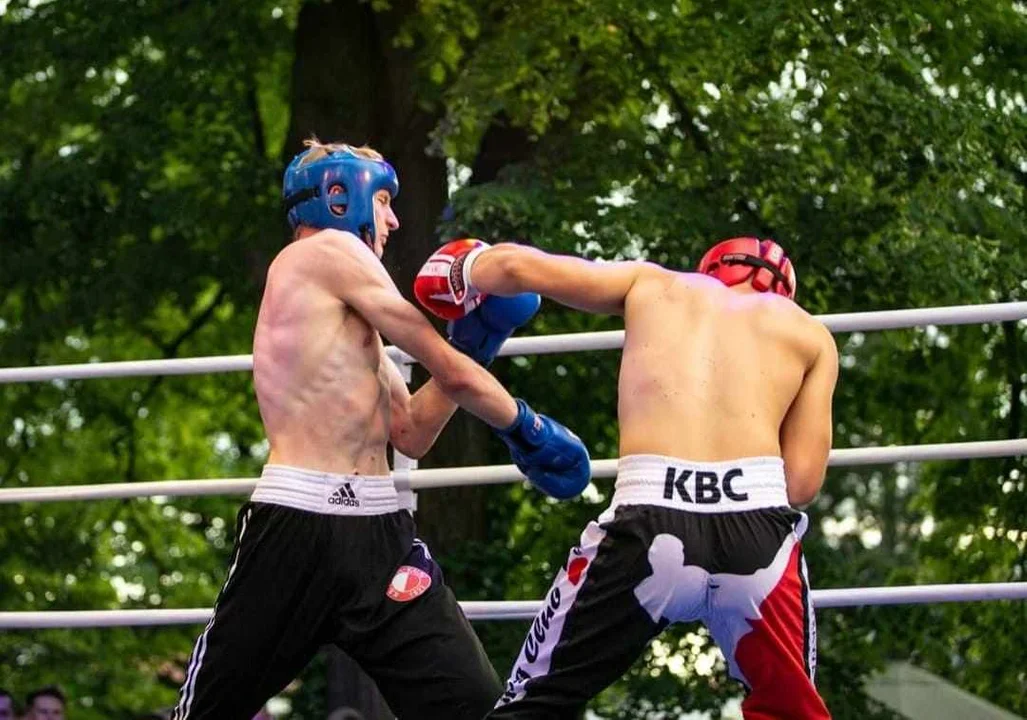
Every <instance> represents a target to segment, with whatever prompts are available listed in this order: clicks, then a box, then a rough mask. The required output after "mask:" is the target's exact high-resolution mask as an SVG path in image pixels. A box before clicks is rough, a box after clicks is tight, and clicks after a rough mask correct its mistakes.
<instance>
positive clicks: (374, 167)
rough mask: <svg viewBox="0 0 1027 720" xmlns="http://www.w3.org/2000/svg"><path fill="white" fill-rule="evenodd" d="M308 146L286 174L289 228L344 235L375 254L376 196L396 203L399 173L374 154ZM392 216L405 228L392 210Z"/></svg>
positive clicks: (284, 189) (343, 147)
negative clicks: (384, 197) (357, 239)
mask: <svg viewBox="0 0 1027 720" xmlns="http://www.w3.org/2000/svg"><path fill="white" fill-rule="evenodd" d="M308 145H311V147H309V149H307V150H305V151H303V152H301V153H300V154H299V155H297V156H296V157H295V158H293V160H292V162H291V163H289V167H288V168H286V170H285V178H284V181H283V183H282V197H283V200H284V202H285V209H286V211H287V213H288V218H289V225H290V226H291V227H292V229H293V230H294V231H295V230H296V228H298V227H299V226H301V225H303V226H306V227H309V228H313V229H317V230H324V229H327V228H334V229H336V230H344V231H346V232H350V233H353V234H354V235H356V236H357V237H358V238H360V239H361V240H363V241H364V242H365V243H367V245H368V246H369V247H371V248H372V249H374V244H375V238H376V235H377V230H376V224H375V208H374V202H375V196H376V195H377V194H378V193H380V192H381V191H385V192H386V193H388V195H389V199H390V201H391V200H392V199H395V197H396V196H397V195H399V179H398V178H397V177H396V171H395V170H393V168H392V166H391V165H390V164H389V163H387V162H386V161H385V159H384V158H382V156H381V155H379V154H378V153H377V152H375V151H373V150H370V149H368V148H352V147H350V146H348V145H327V146H322V145H316V144H313V143H308ZM390 215H391V217H390V219H391V220H392V221H394V226H395V227H399V221H398V220H396V219H395V215H394V214H391V210H390ZM387 224H390V227H391V226H392V225H391V223H387Z"/></svg>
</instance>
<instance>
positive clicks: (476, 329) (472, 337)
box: [446, 292, 542, 367]
mask: <svg viewBox="0 0 1027 720" xmlns="http://www.w3.org/2000/svg"><path fill="white" fill-rule="evenodd" d="M541 304H542V298H541V297H539V296H538V294H537V293H527V292H526V293H521V294H520V295H514V296H513V297H500V296H499V295H488V296H487V297H486V298H485V299H484V300H482V302H481V304H480V305H479V306H478V307H476V308H475V309H474V310H472V311H471V312H469V313H467V314H466V315H464V316H463V317H462V318H460V319H459V320H450V322H449V325H448V326H447V327H446V329H447V331H448V334H449V342H450V344H451V345H452V346H453V347H455V348H456V349H457V350H459V351H460V352H462V353H464V354H465V355H469V356H470V357H471V358H473V359H474V360H475V361H477V363H478V364H479V365H482V366H484V367H488V366H489V365H491V364H492V361H493V360H495V359H496V354H497V353H498V352H499V348H500V347H501V346H502V345H503V343H504V342H506V341H507V339H508V338H509V337H510V336H511V335H513V333H514V330H516V329H517V328H519V327H521V326H522V325H524V324H525V323H526V322H528V321H529V320H531V318H533V317H534V316H535V313H536V312H538V308H539V305H541Z"/></svg>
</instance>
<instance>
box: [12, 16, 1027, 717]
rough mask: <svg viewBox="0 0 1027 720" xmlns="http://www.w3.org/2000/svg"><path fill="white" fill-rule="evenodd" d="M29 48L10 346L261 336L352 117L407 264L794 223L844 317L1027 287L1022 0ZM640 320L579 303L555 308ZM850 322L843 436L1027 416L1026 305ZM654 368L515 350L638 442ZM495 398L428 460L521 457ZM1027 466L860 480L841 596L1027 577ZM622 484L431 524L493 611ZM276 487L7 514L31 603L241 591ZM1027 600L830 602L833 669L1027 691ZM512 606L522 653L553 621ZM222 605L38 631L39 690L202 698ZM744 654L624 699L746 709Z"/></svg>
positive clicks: (705, 647)
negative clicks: (311, 198)
mask: <svg viewBox="0 0 1027 720" xmlns="http://www.w3.org/2000/svg"><path fill="white" fill-rule="evenodd" d="M0 48H2V50H0V57H2V62H0V117H3V120H4V122H3V129H4V132H3V133H2V134H0V248H2V249H0V283H2V287H3V290H4V292H3V294H2V296H0V365H2V366H21V365H49V364H58V363H78V362H93V361H109V360H129V359H149V358H171V357H191V356H204V355H230V354H245V353H249V352H251V337H252V329H253V324H254V322H255V317H256V308H257V304H258V302H259V297H260V291H261V286H262V281H263V275H264V271H265V269H266V266H267V263H268V262H269V261H270V258H271V257H273V255H274V253H275V252H276V251H277V250H278V249H279V248H280V247H281V246H282V244H283V242H284V239H285V237H286V234H285V227H284V223H283V217H282V213H281V208H280V201H279V192H280V189H279V182H280V177H281V171H282V169H283V168H284V164H285V162H286V161H287V160H288V158H289V157H291V156H292V154H293V153H294V152H296V151H297V150H298V149H299V143H300V141H301V140H302V138H304V137H306V136H309V135H310V134H312V133H316V134H317V135H319V136H321V137H322V138H323V139H331V140H336V139H339V140H348V141H351V142H355V143H363V142H368V143H370V144H372V145H375V146H378V147H380V149H382V150H383V152H385V154H386V155H387V156H388V157H389V158H390V159H392V160H393V161H394V163H395V165H396V167H397V169H398V171H399V174H400V178H401V185H402V188H403V190H402V192H401V194H400V197H399V198H398V202H397V211H398V213H399V215H400V219H401V222H402V223H403V225H402V227H401V229H400V231H399V233H398V234H397V240H396V241H395V242H393V243H390V251H389V255H388V256H387V258H386V259H387V264H388V265H389V266H390V268H391V269H392V270H393V271H394V273H395V274H396V276H397V277H398V278H400V284H401V287H402V288H403V289H404V290H406V289H407V288H408V287H409V278H410V277H411V276H412V272H413V271H414V270H416V268H417V267H418V266H419V265H420V264H421V262H422V261H423V259H424V258H425V257H426V256H427V254H428V253H429V252H430V250H431V248H432V247H434V245H435V244H436V243H437V242H438V241H439V240H440V239H443V238H449V237H454V236H458V235H468V234H469V235H474V236H477V237H481V238H483V239H486V240H489V241H497V240H503V239H514V240H518V241H522V242H528V243H533V244H536V245H538V246H540V247H544V248H547V249H552V250H556V251H560V252H573V253H580V254H583V255H585V256H588V257H593V258H603V259H614V258H648V259H651V260H655V261H657V262H661V263H665V264H667V265H669V266H672V267H682V268H688V267H691V266H693V265H694V264H695V262H696V261H697V259H698V257H699V255H700V254H701V252H702V250H703V249H704V248H705V247H706V246H707V245H708V244H709V243H711V242H712V241H714V240H718V239H721V238H724V237H731V236H737V235H747V234H755V235H758V236H761V237H774V238H776V239H777V240H778V241H779V242H781V243H782V244H783V245H784V246H785V247H786V248H787V249H788V251H789V252H790V254H791V256H792V258H793V261H794V263H795V265H796V267H797V269H798V273H799V298H798V299H799V301H800V302H801V304H802V305H803V306H804V307H806V308H807V309H808V310H810V311H811V312H814V313H827V312H849V311H864V310H883V309H892V308H903V307H921V306H935V305H947V304H964V303H967V304H969V303H979V302H996V301H1012V300H1021V299H1024V295H1025V292H1027V213H1025V186H1027V101H1025V98H1024V89H1023V88H1024V84H1025V83H1024V77H1025V73H1027V10H1025V8H1024V5H1023V3H1021V2H1009V1H1008V0H977V1H976V2H969V1H968V0H955V1H953V2H950V3H934V2H927V1H926V0H905V1H904V2H902V3H898V2H891V1H890V0H866V1H865V2H860V3H855V2H851V1H847V0H837V1H835V2H813V3H799V2H795V1H794V0H771V1H770V2H766V3H762V4H759V5H758V6H757V5H754V4H753V3H749V2H740V1H738V0H726V1H725V0H721V1H719V2H709V1H706V0H698V1H692V2H689V1H686V0H674V1H670V0H645V1H644V2H626V1H625V0H589V1H588V2H585V1H584V0H561V1H560V2H553V1H543V0H524V1H523V2H516V3H507V2H498V1H493V0H481V1H479V2H467V1H466V0H421V2H414V1H413V0H373V2H370V3H365V2H358V1H357V0H334V1H333V2H321V1H315V0H310V1H309V2H296V1H295V0H291V1H283V2H264V1H263V0H258V1H257V2H249V3H215V4H208V3H181V2H169V1H167V0H164V1H161V2H156V1H154V0H139V2H135V3H116V4H99V5H98V4H97V3H95V2H85V1H84V0H63V1H62V2H40V1H39V0H9V1H7V2H0ZM616 327H618V323H617V321H616V320H615V319H610V318H600V317H588V316H584V315H580V314H575V313H571V312H566V311H562V310H560V309H558V308H556V307H553V306H550V305H548V304H547V305H546V306H545V307H544V309H543V311H542V313H540V315H539V316H538V318H537V319H536V320H535V321H534V322H533V323H532V325H531V326H530V328H528V329H527V330H526V333H527V334H545V333H555V332H573V331H584V330H596V329H611V328H616ZM837 340H838V344H839V348H840V350H841V355H842V363H843V370H842V375H841V378H840V381H839V388H838V392H837V395H836V401H835V420H836V428H835V429H836V446H838V447H860V446H869V445H885V444H917V443H931V442H954V441H962V440H986V439H997V438H1018V437H1022V436H1023V435H1024V421H1023V413H1024V405H1025V403H1027V392H1025V386H1024V383H1025V381H1027V366H1025V362H1024V358H1025V347H1024V345H1025V326H1024V323H1023V322H1019V323H1017V322H1005V323H986V324H982V325H980V326H968V327H956V328H933V327H928V328H921V329H914V330H903V331H888V332H883V333H874V334H866V333H848V334H840V335H838V336H837ZM617 359H618V358H617V353H613V352H609V353H593V354H573V355H570V354H569V355H545V356H538V357H531V358H518V359H515V360H513V361H501V362H499V363H497V366H496V372H497V374H498V375H499V376H500V377H501V379H503V380H504V381H505V382H506V383H507V384H508V385H509V386H510V388H511V389H512V390H513V391H515V392H516V393H518V394H522V395H524V396H525V397H527V398H529V399H531V400H532V401H533V404H535V405H536V406H537V407H538V409H539V410H540V411H543V412H548V413H551V414H553V415H554V416H556V417H558V418H559V419H560V420H561V421H563V422H564V423H566V424H567V425H569V426H570V427H573V428H574V429H575V430H576V431H577V432H578V433H579V434H580V435H581V436H582V437H583V438H584V439H585V441H586V443H587V444H588V445H589V447H590V449H591V450H592V454H593V457H595V458H604V457H614V456H615V455H616V453H617V428H616V423H615V409H616V402H615V401H616V395H615V393H616V384H615V378H616V372H617ZM463 422H464V423H465V424H464V425H460V426H459V427H460V428H464V429H462V430H459V431H457V430H454V434H453V436H452V438H451V439H450V440H447V441H445V442H444V443H443V445H442V446H441V447H440V451H439V452H438V453H436V454H435V456H434V457H431V458H429V460H428V462H430V463H433V464H438V465H447V464H449V465H451V464H459V463H461V462H467V461H468V460H469V458H475V459H480V460H481V461H483V462H505V461H504V460H503V457H502V453H501V448H500V447H499V446H497V444H496V443H494V442H491V441H489V440H488V435H487V433H483V432H482V431H481V428H480V427H479V426H475V425H474V424H473V423H469V422H467V421H463ZM0 428H2V430H0V438H3V443H2V444H0V486H2V487H7V488H11V487H27V486H42V485H57V484H61V485H64V484H80V483H98V482H132V481H143V480H159V479H172V478H175V479H178V478H206V477H246V476H250V477H252V476H255V475H256V474H257V473H258V472H259V467H260V464H261V462H262V461H263V459H264V457H266V452H267V445H266V443H265V440H264V437H263V431H262V429H261V426H260V421H259V415H258V413H257V410H256V405H255V401H254V399H253V392H252V385H251V382H250V378H249V376H248V375H247V374H245V373H236V374H220V375H208V376H191V377H177V378H172V377H165V378H129V379H120V380H102V381H101V380H94V381H55V382H50V383H42V384H20V385H19V384H10V385H0ZM468 444H473V445H474V448H473V454H470V455H469V454H468V453H469V452H472V451H471V450H468V449H466V448H462V447H460V446H461V445H468ZM1024 472H1025V468H1024V462H1023V459H1022V458H1005V459H994V460H972V461H959V462H944V463H923V464H902V465H897V466H880V467H854V468H837V469H834V470H832V471H831V472H830V473H829V477H828V481H827V484H826V485H825V488H824V491H823V492H822V494H821V496H820V497H819V498H818V500H817V501H816V503H815V504H814V505H813V506H811V507H810V508H808V512H809V513H810V515H811V518H812V520H813V522H812V529H811V532H810V534H809V535H808V536H807V540H806V552H807V556H808V559H809V564H810V569H811V574H812V581H813V585H814V587H818V588H827V587H853V586H854V587H860V586H875V585H884V584H900V583H903V584H904V583H929V582H983V581H999V580H1003V581H1004V580H1024V579H1025V577H1024V574H1025V569H1027V535H1025V533H1027V488H1025V479H1024ZM595 485H596V490H595V492H591V491H590V492H589V493H587V494H586V496H585V497H584V498H582V499H579V500H575V501H573V502H569V503H564V504H555V503H551V502H546V501H544V500H542V499H541V498H540V497H539V496H538V495H537V494H536V493H534V492H532V491H530V490H528V489H526V488H524V487H521V486H519V485H516V486H498V487H491V488H487V489H477V490H475V491H474V493H473V494H469V495H461V496H459V497H461V498H466V499H467V501H466V502H461V503H453V502H445V501H442V500H440V498H443V497H453V496H445V495H441V494H438V495H437V494H435V493H438V492H439V491H434V492H423V493H421V504H422V508H423V509H422V511H421V513H419V523H421V524H422V528H427V529H428V530H429V531H430V532H428V533H427V534H428V537H427V539H428V541H429V542H433V541H434V540H435V539H437V540H438V542H439V543H440V548H441V556H442V558H441V561H442V564H443V567H444V568H445V569H446V573H447V579H448V581H449V582H450V583H451V584H452V585H453V586H454V588H455V589H456V591H457V594H458V596H459V597H461V598H462V599H468V600H470V599H489V600H499V599H536V598H538V597H540V596H541V595H542V593H543V592H544V591H545V589H546V588H547V587H548V584H549V580H550V578H551V577H552V575H553V573H554V572H555V570H556V568H558V567H559V566H560V565H561V564H562V563H563V561H564V558H565V557H566V552H567V549H568V547H569V546H571V545H572V544H574V543H575V542H576V539H577V536H578V533H579V532H580V529H581V527H582V526H583V525H584V523H585V522H587V521H588V520H589V519H592V518H593V517H594V516H595V515H596V514H598V512H599V511H600V510H601V508H602V507H603V503H604V502H605V501H606V500H607V499H608V497H609V490H610V485H609V484H607V483H606V482H604V481H597V482H596V483H595ZM240 502H241V498H239V497H196V498H152V499H139V500H131V501H103V502H94V503H47V504H42V503H26V504H21V505H4V506H2V508H0V548H2V554H0V606H2V608H3V609H4V610H30V609H31V610H57V609H99V608H115V607H167V608H173V607H203V606H209V605H210V604H211V603H212V602H213V600H214V597H215V595H216V593H217V590H218V588H219V587H220V584H221V581H222V580H223V577H224V567H225V560H226V558H227V555H228V552H229V550H230V547H231V543H232V537H233V526H234V515H235V512H236V510H237V508H238V506H239V505H240ZM469 518H471V519H473V523H471V522H470V520H469ZM446 528H456V529H458V530H459V531H460V532H465V533H467V536H466V537H467V540H466V542H455V541H454V539H453V538H452V537H451V536H447V535H446ZM1025 613H1027V605H1024V604H1023V603H1013V602H996V603H978V604H953V605H934V606H918V607H891V608H862V609H852V610H825V611H822V612H821V613H820V614H819V620H820V653H819V656H820V663H821V668H820V671H819V673H818V684H819V686H820V687H821V688H822V690H823V692H824V694H825V696H826V698H827V700H828V704H829V706H830V707H831V709H832V711H833V713H834V714H835V716H836V717H838V718H866V717H870V716H872V715H873V714H874V713H881V714H882V715H883V714H884V713H885V711H884V710H882V709H880V708H878V707H876V706H875V705H874V703H873V702H872V701H871V700H870V699H869V698H868V696H867V695H866V693H865V692H864V690H863V686H864V682H865V680H866V678H867V677H868V676H869V675H870V674H871V673H872V672H874V671H875V670H876V669H879V668H880V667H881V666H882V665H883V664H884V663H885V662H886V661H888V660H889V659H892V658H903V659H907V658H909V659H912V660H913V661H914V662H916V663H917V664H919V665H921V666H923V667H925V668H927V669H929V670H931V671H933V672H936V673H938V674H940V675H942V676H944V677H946V678H949V679H951V680H952V681H954V682H956V683H957V684H959V685H960V686H961V687H964V688H966V689H967V690H969V691H971V692H974V693H977V694H980V695H982V696H983V697H985V698H987V699H989V700H990V701H992V702H994V703H997V704H999V705H1001V706H1003V707H1005V708H1007V709H1009V710H1011V711H1013V712H1018V713H1021V714H1025V713H1027V673H1025V672H1024V670H1023V668H1024V667H1027V650H1025V647H1024V643H1023V642H1022V637H1023V629H1024V627H1025V620H1027V615H1025ZM476 628H477V630H478V631H479V632H480V634H481V635H482V638H483V640H484V642H485V646H486V648H487V649H488V650H489V652H490V654H491V655H492V658H493V660H494V662H495V664H496V667H497V670H498V671H499V673H500V674H501V675H503V674H504V673H505V672H506V671H507V670H508V669H509V667H510V665H511V663H512V661H513V658H514V656H515V654H516V651H517V648H518V647H519V643H520V641H521V639H522V637H523V633H524V631H525V629H526V624H522V623H509V624H507V623H481V624H477V625H476ZM197 630H198V629H197V628H192V627H169V628H153V629H145V630H132V629H105V630H89V631H86V630H59V631H57V630H54V631H39V632H27V631H18V632H8V633H5V634H3V635H2V636H0V685H5V686H8V687H13V688H15V689H17V691H18V692H19V693H22V694H23V692H24V691H25V690H28V689H31V688H33V687H36V686H38V685H42V684H45V683H48V682H56V683H59V684H60V685H61V686H62V688H64V690H65V691H66V692H67V693H68V695H69V698H70V699H71V702H72V703H73V706H74V717H76V718H81V719H82V720H92V719H94V718H95V719H99V718H108V717H120V716H125V715H126V714H128V713H130V712H143V711H145V710H151V709H153V708H156V707H162V706H169V705H171V704H172V703H173V702H174V695H175V691H176V689H177V685H178V683H179V682H180V681H181V672H182V667H183V664H184V662H185V659H186V656H187V654H188V652H189V649H190V647H191V643H192V640H193V638H194V637H195V634H196V632H197ZM723 669H724V668H723V661H722V660H721V659H719V656H718V655H717V654H716V653H715V652H713V651H711V646H710V644H709V640H708V638H707V637H706V635H705V634H704V633H702V632H698V631H696V629H695V628H683V629H681V630H675V631H673V632H670V633H668V634H667V635H666V636H665V637H664V638H663V640H662V641H661V642H659V643H657V644H655V645H654V647H653V648H652V650H651V652H650V653H649V654H648V655H647V656H646V657H645V658H644V659H643V660H642V661H641V662H640V663H639V664H638V665H637V666H636V667H635V668H634V669H633V670H632V672H631V673H630V674H629V675H628V676H626V677H625V678H624V679H623V680H621V681H620V682H618V683H617V684H615V685H614V686H613V687H612V688H611V689H610V690H609V691H607V692H606V693H604V695H603V696H601V697H600V698H599V699H597V701H596V702H595V703H594V710H595V711H596V712H597V713H599V714H600V715H601V716H602V717H610V718H615V717H616V718H621V717H625V718H627V717H643V716H645V717H668V718H669V717H675V716H676V714H677V713H680V711H682V710H697V709H707V710H711V711H715V710H716V709H717V708H719V707H720V706H721V705H722V704H723V702H724V701H725V700H726V699H728V698H731V697H736V696H737V695H738V694H739V688H738V687H737V686H736V685H734V684H732V683H730V682H728V681H727V679H726V676H725V674H724V672H723ZM317 672H319V670H318V668H314V669H313V670H312V671H311V672H308V673H307V674H305V675H304V676H303V677H302V678H301V680H300V682H299V683H297V684H296V686H295V687H293V688H290V690H289V691H288V694H289V696H290V697H291V698H292V700H293V708H294V710H293V714H292V717H316V716H317V713H318V712H319V711H320V710H319V708H322V707H323V699H321V697H320V695H319V693H320V692H321V691H322V688H323V684H322V681H320V680H319V679H318V678H317V677H316V675H317ZM23 689H24V690H23ZM319 703H322V704H319Z"/></svg>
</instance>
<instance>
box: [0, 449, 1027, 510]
mask: <svg viewBox="0 0 1027 720" xmlns="http://www.w3.org/2000/svg"><path fill="white" fill-rule="evenodd" d="M1015 455H1027V438H1024V439H1020V440H987V441H982V442H962V443H940V444H936V445H891V446H886V447H869V448H845V449H840V450H832V451H831V454H830V456H829V457H828V464H829V465H832V466H835V467H848V466H854V465H886V464H891V463H896V462H919V461H924V460H968V459H973V458H992V457H1010V456H1015ZM401 475H402V476H406V477H407V478H408V479H409V482H410V489H411V490H432V489H435V488H446V487H463V486H468V485H499V484H502V483H512V482H518V481H521V480H524V479H525V478H524V476H523V475H522V474H521V473H520V471H519V470H518V469H517V468H516V467H515V466H513V465H474V466H468V467H456V468H433V469H426V470H409V471H407V472H405V473H397V472H394V473H393V476H394V477H400V476H401ZM616 475H617V460H616V459H613V460H593V461H592V477H593V478H612V477H616ZM256 482H257V478H224V479H212V480H157V481H152V482H133V483H101V484H98V485H58V486H50V487H26V488H0V504H3V503H17V502H53V501H60V500H111V499H125V498H140V497H153V496H162V497H189V496H196V495H245V494H249V493H250V492H252V491H253V487H254V485H256Z"/></svg>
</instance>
